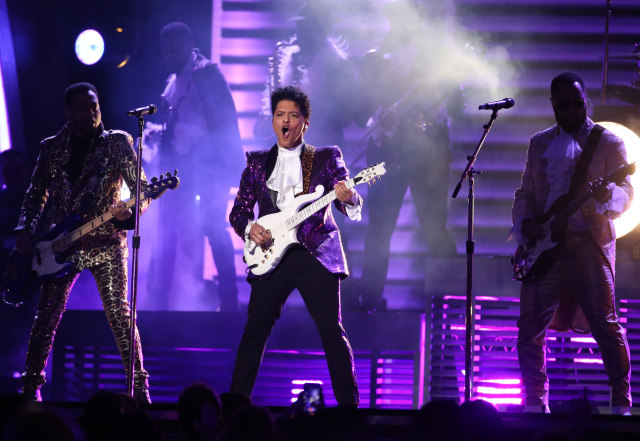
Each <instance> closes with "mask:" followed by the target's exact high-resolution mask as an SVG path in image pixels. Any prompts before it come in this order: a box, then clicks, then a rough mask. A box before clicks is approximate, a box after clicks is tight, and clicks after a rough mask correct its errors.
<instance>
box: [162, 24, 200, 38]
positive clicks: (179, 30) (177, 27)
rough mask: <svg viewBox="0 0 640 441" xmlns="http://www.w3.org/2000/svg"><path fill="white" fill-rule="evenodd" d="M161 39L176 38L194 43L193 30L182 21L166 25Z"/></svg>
mask: <svg viewBox="0 0 640 441" xmlns="http://www.w3.org/2000/svg"><path fill="white" fill-rule="evenodd" d="M160 38H175V39H176V40H180V41H193V35H192V34H191V28H190V27H189V26H187V25H186V24H185V23H182V22H181V21H174V22H171V23H169V24H167V25H165V26H164V27H163V28H162V30H161V31H160Z"/></svg>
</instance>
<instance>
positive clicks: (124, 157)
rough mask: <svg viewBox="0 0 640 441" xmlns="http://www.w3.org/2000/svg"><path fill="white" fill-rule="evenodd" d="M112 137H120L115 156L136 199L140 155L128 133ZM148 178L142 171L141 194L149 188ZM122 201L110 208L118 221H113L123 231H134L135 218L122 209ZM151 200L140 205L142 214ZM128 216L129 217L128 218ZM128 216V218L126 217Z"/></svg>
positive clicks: (146, 200)
mask: <svg viewBox="0 0 640 441" xmlns="http://www.w3.org/2000/svg"><path fill="white" fill-rule="evenodd" d="M112 136H119V137H121V139H118V141H117V142H116V150H115V152H114V154H115V155H116V156H117V161H116V163H117V164H118V165H119V167H120V170H121V173H122V178H123V180H124V182H125V183H126V184H127V187H129V190H130V192H131V197H135V192H136V169H137V167H138V155H137V154H136V152H135V150H134V148H133V138H132V137H131V135H129V134H128V133H118V134H116V135H112ZM147 185H148V183H147V177H146V175H145V174H144V170H141V171H140V188H141V192H144V190H145V188H146V187H147ZM119 202H120V201H117V202H116V205H115V207H114V206H112V207H111V208H110V210H111V212H112V213H113V214H114V215H115V216H116V219H114V220H112V222H113V223H114V225H115V226H116V227H118V228H121V229H123V230H132V229H133V228H134V227H135V217H134V216H131V213H130V210H128V211H126V212H125V211H123V210H122V209H121V204H119ZM149 203H150V200H149V199H144V200H142V201H141V204H140V214H142V213H144V212H145V211H146V210H147V208H149ZM127 214H128V216H126V215H127ZM125 216H126V217H125Z"/></svg>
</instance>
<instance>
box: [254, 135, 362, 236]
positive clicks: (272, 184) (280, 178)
mask: <svg viewBox="0 0 640 441" xmlns="http://www.w3.org/2000/svg"><path fill="white" fill-rule="evenodd" d="M303 146H304V142H301V143H300V144H298V145H297V146H296V147H294V148H292V149H286V148H284V147H281V146H280V145H278V159H277V160H276V165H275V166H274V167H273V171H272V172H271V176H269V179H267V182H266V184H267V188H268V189H269V190H273V191H276V192H277V193H278V198H277V199H276V205H277V206H278V208H279V209H280V210H284V209H285V208H287V206H288V205H289V204H290V203H291V201H293V199H294V198H295V197H296V194H298V193H300V192H302V191H303V190H304V185H303V180H302V163H301V161H300V154H301V152H302V148H303ZM351 190H352V191H353V192H354V195H353V197H352V198H351V201H350V202H351V203H352V204H353V205H351V204H347V203H343V204H344V206H345V208H346V211H347V216H349V219H351V220H354V221H360V220H361V219H362V199H360V198H359V197H358V193H357V192H356V190H355V189H354V188H352V189H351ZM254 223H255V222H249V224H247V228H246V229H245V234H249V230H250V229H251V225H253V224H254Z"/></svg>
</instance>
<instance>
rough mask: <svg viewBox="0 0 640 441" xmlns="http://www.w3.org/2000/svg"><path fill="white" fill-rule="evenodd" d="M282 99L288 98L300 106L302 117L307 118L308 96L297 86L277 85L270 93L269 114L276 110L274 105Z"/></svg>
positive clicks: (308, 109)
mask: <svg viewBox="0 0 640 441" xmlns="http://www.w3.org/2000/svg"><path fill="white" fill-rule="evenodd" d="M282 100H289V101H293V102H294V103H296V104H297V105H298V107H300V111H301V112H302V115H303V116H304V119H309V117H310V116H311V103H310V102H309V97H308V96H307V94H306V93H304V92H303V91H302V89H300V88H299V87H298V86H287V87H278V88H277V89H276V90H274V91H273V93H272V94H271V115H273V114H274V113H275V112H276V107H277V106H278V103H279V102H280V101H282Z"/></svg>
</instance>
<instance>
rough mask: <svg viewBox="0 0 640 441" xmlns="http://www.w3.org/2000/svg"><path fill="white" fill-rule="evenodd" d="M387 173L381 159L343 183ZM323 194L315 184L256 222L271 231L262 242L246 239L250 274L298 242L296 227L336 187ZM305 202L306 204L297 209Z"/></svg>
mask: <svg viewBox="0 0 640 441" xmlns="http://www.w3.org/2000/svg"><path fill="white" fill-rule="evenodd" d="M386 172H387V171H386V170H385V168H384V162H381V163H379V164H376V165H372V166H371V167H367V168H365V169H364V170H362V171H361V172H360V173H358V174H357V175H356V176H355V177H354V178H353V179H349V180H348V181H347V182H346V185H347V188H353V187H355V186H356V185H358V184H362V183H364V182H368V183H373V182H375V179H376V178H379V177H380V176H382V175H384V174H385V173H386ZM323 193H324V187H323V186H322V185H318V186H317V187H316V191H314V192H313V193H310V194H305V195H302V196H298V197H297V198H295V199H294V200H293V202H292V203H291V204H289V206H288V207H287V208H285V209H284V210H282V211H280V212H279V213H273V214H268V215H266V216H262V217H261V218H260V219H258V220H257V223H258V224H259V225H260V226H262V227H263V228H264V229H265V230H267V231H268V232H269V233H270V234H271V240H270V241H269V242H268V243H266V244H263V245H258V244H256V243H255V242H254V241H252V240H251V239H250V238H248V237H247V239H246V240H245V243H244V261H245V263H246V264H247V269H248V270H249V271H251V273H252V274H253V275H255V276H262V275H265V274H268V273H269V272H271V271H272V270H274V269H275V268H276V266H278V264H279V263H280V260H282V257H283V256H284V253H285V252H286V251H287V250H288V249H289V248H290V247H291V246H292V245H294V244H296V243H299V242H298V239H297V237H296V235H297V233H298V226H299V225H300V224H301V223H302V222H303V221H305V220H306V219H307V218H309V217H310V216H311V215H313V214H314V213H315V212H317V211H318V210H320V209H322V208H324V207H326V206H327V205H329V204H330V203H331V202H333V201H334V200H335V199H336V192H335V190H332V191H330V192H329V193H327V194H326V195H324V196H322V194H323ZM321 196H322V197H321ZM314 201H315V202H314ZM307 204H309V205H307ZM304 205H307V206H306V207H305V208H303V209H302V210H300V208H302V207H303V206H304Z"/></svg>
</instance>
